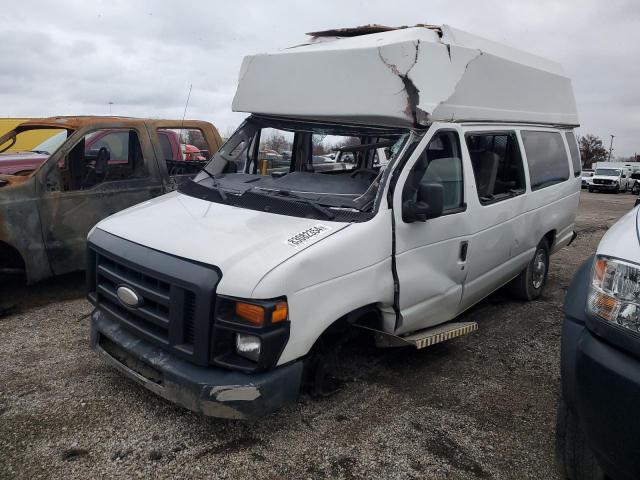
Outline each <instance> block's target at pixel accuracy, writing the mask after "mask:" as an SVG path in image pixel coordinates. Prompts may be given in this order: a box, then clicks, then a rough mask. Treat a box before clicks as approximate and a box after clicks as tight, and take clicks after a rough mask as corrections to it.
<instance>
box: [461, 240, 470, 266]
mask: <svg viewBox="0 0 640 480" xmlns="http://www.w3.org/2000/svg"><path fill="white" fill-rule="evenodd" d="M468 251H469V242H468V241H466V240H464V241H462V242H460V256H459V258H460V261H461V262H466V261H467V252H468Z"/></svg>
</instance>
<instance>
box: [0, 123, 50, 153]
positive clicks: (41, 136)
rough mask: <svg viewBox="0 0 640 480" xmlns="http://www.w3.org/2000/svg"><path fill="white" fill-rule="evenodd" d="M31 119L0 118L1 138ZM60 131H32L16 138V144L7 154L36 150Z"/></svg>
mask: <svg viewBox="0 0 640 480" xmlns="http://www.w3.org/2000/svg"><path fill="white" fill-rule="evenodd" d="M27 120H31V119H30V118H0V136H2V135H4V134H5V133H7V132H9V131H11V130H13V129H14V128H15V127H16V126H17V125H20V124H21V123H23V122H26V121H27ZM58 131H59V130H45V129H38V130H31V131H29V132H25V133H23V134H22V135H19V136H18V137H17V138H16V143H15V144H14V145H12V146H11V147H10V148H9V149H7V150H6V151H7V152H17V151H28V150H31V149H32V148H34V147H35V146H36V145H39V144H41V143H42V142H44V141H45V140H46V139H48V138H49V137H51V136H52V135H54V134H56V133H58Z"/></svg>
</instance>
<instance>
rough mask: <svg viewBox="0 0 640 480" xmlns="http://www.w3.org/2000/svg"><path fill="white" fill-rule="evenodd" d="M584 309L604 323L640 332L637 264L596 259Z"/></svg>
mask: <svg viewBox="0 0 640 480" xmlns="http://www.w3.org/2000/svg"><path fill="white" fill-rule="evenodd" d="M587 309H588V311H589V313H591V314H593V315H596V316H598V317H600V318H602V319H604V320H607V321H609V322H612V323H615V324H617V325H620V326H622V327H625V328H627V329H629V330H631V331H632V332H634V333H640V265H636V264H632V263H629V262H625V261H623V260H615V259H612V258H608V257H603V256H598V257H596V261H595V263H594V265H593V273H592V276H591V291H590V292H589V300H588V302H587Z"/></svg>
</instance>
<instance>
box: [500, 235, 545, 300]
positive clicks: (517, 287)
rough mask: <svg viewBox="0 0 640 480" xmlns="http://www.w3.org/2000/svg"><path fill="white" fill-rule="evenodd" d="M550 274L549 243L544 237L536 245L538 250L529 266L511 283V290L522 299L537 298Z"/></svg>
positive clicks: (509, 286) (516, 296)
mask: <svg viewBox="0 0 640 480" xmlns="http://www.w3.org/2000/svg"><path fill="white" fill-rule="evenodd" d="M548 274H549V244H548V243H547V240H546V239H543V240H542V241H541V242H540V243H539V244H538V246H537V247H536V252H535V254H534V255H533V258H532V259H531V261H530V262H529V264H528V265H527V268H525V269H524V270H523V271H522V272H520V275H518V276H517V277H516V278H514V279H513V280H512V281H511V283H509V285H508V288H509V292H510V293H511V295H513V296H514V297H515V298H518V299H520V300H528V301H531V300H535V299H536V298H538V297H540V295H541V294H542V289H543V288H544V286H545V284H546V283H547V275H548Z"/></svg>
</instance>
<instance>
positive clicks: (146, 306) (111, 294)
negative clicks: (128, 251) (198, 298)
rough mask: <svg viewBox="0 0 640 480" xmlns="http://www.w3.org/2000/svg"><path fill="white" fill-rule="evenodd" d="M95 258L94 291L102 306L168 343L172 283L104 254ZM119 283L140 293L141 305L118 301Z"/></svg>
mask: <svg viewBox="0 0 640 480" xmlns="http://www.w3.org/2000/svg"><path fill="white" fill-rule="evenodd" d="M96 260H97V261H96V291H97V293H98V295H99V298H100V300H101V305H102V307H103V308H104V309H105V310H107V311H108V312H109V313H110V314H111V315H112V316H115V317H117V318H118V319H119V320H120V321H121V322H123V323H125V324H127V325H128V326H130V327H133V328H135V329H136V330H139V331H141V332H144V333H146V334H147V335H150V336H152V337H154V339H155V340H157V341H159V342H161V343H163V344H166V345H168V344H169V308H170V299H171V297H170V295H171V285H169V284H168V283H167V282H163V281H161V280H158V279H157V278H153V277H152V276H150V275H145V274H144V273H141V272H139V271H136V270H134V269H132V268H130V267H127V266H125V265H123V264H121V263H118V262H117V261H115V260H113V259H110V258H108V257H106V256H104V255H98V256H97V259H96ZM121 285H126V286H127V287H130V288H132V289H133V290H135V291H136V293H138V295H140V296H141V297H142V304H141V306H139V307H137V308H127V307H125V306H123V305H122V304H121V303H120V300H118V296H117V294H116V290H117V289H118V287H119V286H121Z"/></svg>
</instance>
